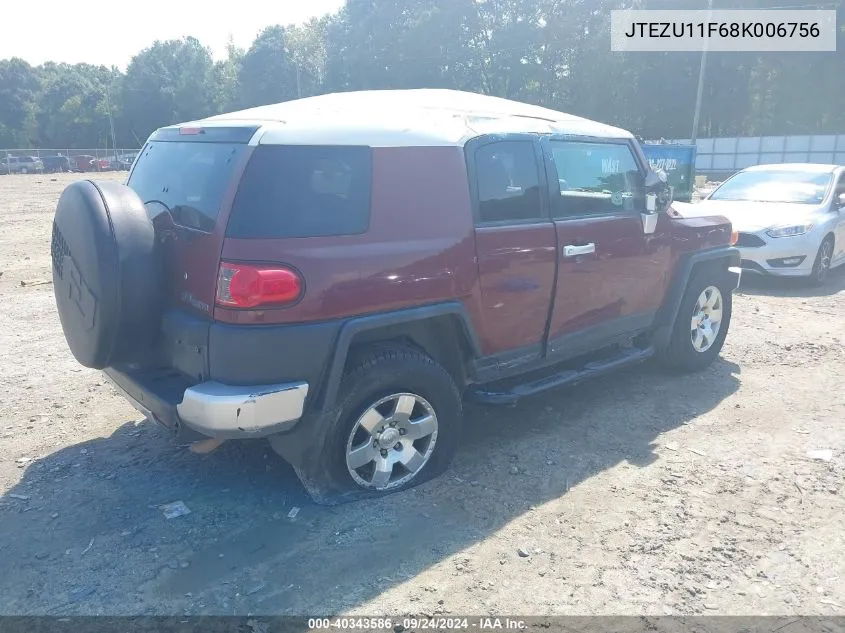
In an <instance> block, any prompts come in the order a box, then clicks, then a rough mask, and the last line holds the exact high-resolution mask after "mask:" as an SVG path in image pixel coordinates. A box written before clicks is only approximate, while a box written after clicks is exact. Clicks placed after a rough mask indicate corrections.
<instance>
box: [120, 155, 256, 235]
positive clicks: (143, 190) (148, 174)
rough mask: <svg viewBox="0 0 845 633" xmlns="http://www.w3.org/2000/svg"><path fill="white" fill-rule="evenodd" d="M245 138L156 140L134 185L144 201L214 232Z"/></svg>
mask: <svg viewBox="0 0 845 633" xmlns="http://www.w3.org/2000/svg"><path fill="white" fill-rule="evenodd" d="M244 151H246V145H243V144H239V143H204V142H203V143H200V142H190V141H179V142H155V141H153V142H150V143H149V144H147V146H146V147H145V148H144V151H143V152H141V154H140V155H139V156H138V159H137V161H136V164H135V169H134V170H133V171H132V176H131V178H130V179H129V183H128V184H129V186H130V187H131V188H132V189H134V190H135V192H136V193H137V194H138V196H140V198H141V200H143V202H144V204H147V203H150V202H160V203H161V204H163V205H164V206H165V207H167V208H168V209H169V210H170V215H171V216H172V217H173V221H174V222H176V223H177V224H180V225H182V226H187V227H189V228H193V229H198V230H200V231H206V232H211V231H212V230H213V229H214V224H215V222H216V220H217V216H218V214H219V213H220V205H221V202H222V200H223V195H224V193H225V192H226V188H227V187H228V186H229V184H230V182H231V177H232V173H233V171H234V169H235V167H236V166H237V164H238V160H239V159H240V157H241V156H242V155H243V152H244Z"/></svg>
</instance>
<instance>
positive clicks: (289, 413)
mask: <svg viewBox="0 0 845 633" xmlns="http://www.w3.org/2000/svg"><path fill="white" fill-rule="evenodd" d="M105 374H106V375H107V376H108V377H109V378H110V379H111V381H112V382H113V383H114V384H115V386H116V387H117V388H118V389H119V390H120V391H121V392H122V394H123V395H124V396H125V397H126V398H127V400H129V402H130V403H132V405H133V406H134V407H135V408H136V409H138V411H140V412H141V413H143V414H144V415H145V416H147V417H148V418H150V419H153V420H155V421H157V422H159V423H161V424H163V425H164V426H166V427H168V428H178V427H179V426H180V425H184V426H185V427H187V428H189V429H192V430H194V431H196V432H198V433H200V434H202V435H206V436H208V437H217V438H221V439H240V438H257V437H267V436H269V435H273V434H275V433H279V432H282V431H286V430H289V429H290V428H292V427H293V426H294V425H295V424H296V423H297V421H298V420H299V419H300V418H301V417H302V412H303V410H304V408H305V400H306V397H307V396H308V383H307V382H291V383H283V384H273V385H250V386H234V385H225V384H222V383H219V382H216V381H207V382H202V383H199V384H195V385H191V384H189V383H188V382H187V379H186V378H184V377H183V376H182V375H180V374H178V373H175V372H161V371H149V370H147V371H142V370H131V369H126V368H120V369H117V368H111V367H110V368H108V369H106V370H105Z"/></svg>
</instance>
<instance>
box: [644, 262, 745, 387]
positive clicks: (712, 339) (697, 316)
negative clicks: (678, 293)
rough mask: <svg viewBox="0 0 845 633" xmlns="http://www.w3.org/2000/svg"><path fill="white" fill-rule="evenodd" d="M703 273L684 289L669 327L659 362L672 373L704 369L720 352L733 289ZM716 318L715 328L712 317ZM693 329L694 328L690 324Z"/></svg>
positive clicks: (708, 273) (710, 274)
mask: <svg viewBox="0 0 845 633" xmlns="http://www.w3.org/2000/svg"><path fill="white" fill-rule="evenodd" d="M716 275H717V273H713V272H712V271H702V272H700V273H698V274H696V275H695V276H693V278H692V279H691V280H690V282H689V284H688V285H687V289H686V292H685V293H684V297H683V299H682V300H681V306H680V308H679V309H678V314H677V316H676V317H675V323H674V325H673V326H672V337H671V339H670V341H669V344H668V345H667V346H666V347H665V348H664V349H663V350H660V352H659V353H658V359H659V360H660V362H661V363H662V364H663V365H664V366H665V367H668V368H670V369H672V370H674V371H679V372H682V373H692V372H698V371H702V370H703V369H705V368H707V367H708V366H709V365H710V364H711V363H713V361H714V360H716V357H718V356H719V352H720V351H721V350H722V346H723V345H724V343H725V338H726V337H727V335H728V328H729V326H730V322H731V313H732V311H733V295H732V290H733V289H732V287H731V285H730V284H728V283H727V281H726V279H725V278H724V277H717V276H716ZM717 311H718V314H719V321H718V328H716V326H715V314H716V313H717ZM694 322H695V323H696V327H693V323H694Z"/></svg>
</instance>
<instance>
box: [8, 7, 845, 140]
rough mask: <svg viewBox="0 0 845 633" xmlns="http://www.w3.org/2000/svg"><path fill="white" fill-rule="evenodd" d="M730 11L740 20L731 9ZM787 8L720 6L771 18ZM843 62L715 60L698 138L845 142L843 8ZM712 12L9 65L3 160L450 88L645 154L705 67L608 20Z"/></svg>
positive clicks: (365, 18)
mask: <svg viewBox="0 0 845 633" xmlns="http://www.w3.org/2000/svg"><path fill="white" fill-rule="evenodd" d="M721 4H725V5H727V4H730V5H731V6H725V7H720V5H721ZM779 4H781V5H782V4H783V2H780V3H779V2H777V1H776V0H733V1H731V2H730V3H728V0H716V1H715V6H716V8H732V9H734V8H772V7H777V6H778V5H779ZM788 4H789V6H790V8H819V7H821V8H836V9H837V12H838V17H839V20H838V24H839V25H840V27H839V30H838V33H837V38H838V39H837V52H824V53H759V54H758V53H711V54H710V55H709V58H708V63H707V73H706V77H705V84H704V95H703V101H702V111H701V125H700V129H699V136H735V135H768V134H772V135H781V134H827V133H839V134H845V107H843V104H845V26H842V25H844V24H845V0H833V1H832V2H827V3H826V4H820V1H819V0H790V2H789V3H788ZM704 5H705V2H704V0H346V3H345V5H344V6H343V7H342V9H341V10H340V11H339V12H337V13H336V14H333V15H328V16H324V17H321V18H314V19H312V20H310V21H309V22H307V23H305V24H301V25H292V26H282V25H273V26H268V27H267V28H265V29H264V30H263V31H261V33H260V34H259V35H258V36H257V37H256V39H255V40H254V41H253V42H252V45H251V46H250V47H249V48H248V49H246V50H244V49H241V48H238V47H237V46H235V45H234V44H232V43H231V42H230V44H229V46H228V47H227V51H226V55H225V57H224V58H223V59H217V60H215V59H213V57H212V55H211V52H210V50H209V49H208V48H207V47H205V46H204V45H203V44H202V43H201V42H200V41H198V40H197V39H195V38H193V37H187V38H184V39H180V40H170V41H156V42H153V43H152V44H151V45H150V47H149V48H146V49H144V50H142V51H140V52H139V53H138V54H137V55H135V56H134V57H133V58H132V60H131V62H130V63H129V65H128V67H127V68H126V71H125V72H121V71H120V70H119V69H117V68H115V67H112V68H107V67H105V66H93V65H89V64H65V63H59V62H55V63H54V62H50V63H45V64H42V65H40V66H31V65H30V64H28V63H27V62H25V61H24V60H22V59H18V58H12V59H7V60H0V147H41V148H86V147H109V146H111V125H112V124H113V126H114V132H115V137H116V142H117V145H118V147H137V146H140V145H141V144H142V143H143V141H144V140H145V138H146V137H147V136H148V135H149V133H150V132H151V131H153V130H154V129H155V128H157V127H160V126H162V125H167V124H171V123H177V122H181V121H188V120H192V119H197V118H201V117H205V116H208V115H211V114H215V113H219V112H225V111H232V110H236V109H241V108H246V107H251V106H255V105H261V104H266V103H276V102H280V101H286V100H290V99H295V98H297V97H305V96H310V95H316V94H321V93H327V92H338V91H348V90H364V89H383V88H420V87H427V88H453V89H458V90H468V91H473V92H481V93H485V94H491V95H497V96H501V97H506V98H510V99H516V100H520V101H525V102H529V103H536V104H540V105H544V106H548V107H551V108H554V109H557V110H562V111H565V112H570V113H572V114H577V115H581V116H586V117H589V118H592V119H596V120H599V121H603V122H606V123H611V124H614V125H618V126H621V127H624V128H627V129H630V130H632V131H634V132H635V133H637V134H639V135H641V136H643V137H646V138H657V137H661V136H662V137H666V138H688V137H689V136H690V134H691V126H692V118H693V110H694V106H695V96H696V88H697V82H698V74H699V66H700V61H701V55H700V54H699V53H614V52H611V50H610V49H611V47H610V11H611V9H620V8H651V9H654V8H662V9H669V8H671V9H700V8H703V7H704Z"/></svg>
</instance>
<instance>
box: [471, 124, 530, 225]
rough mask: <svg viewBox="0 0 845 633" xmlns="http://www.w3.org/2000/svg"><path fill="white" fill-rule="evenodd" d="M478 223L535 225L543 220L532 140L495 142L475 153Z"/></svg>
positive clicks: (483, 146)
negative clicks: (533, 223) (524, 223)
mask: <svg viewBox="0 0 845 633" xmlns="http://www.w3.org/2000/svg"><path fill="white" fill-rule="evenodd" d="M475 175H476V179H477V184H478V216H479V217H478V222H479V223H480V224H489V223H506V224H509V223H519V222H536V221H538V220H541V219H543V218H544V217H545V215H546V214H545V212H544V209H543V205H542V202H541V199H540V176H539V171H538V165H537V158H536V154H535V151H534V142H533V141H497V142H494V143H488V144H486V145H482V146H481V147H479V148H478V149H477V150H476V152H475Z"/></svg>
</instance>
